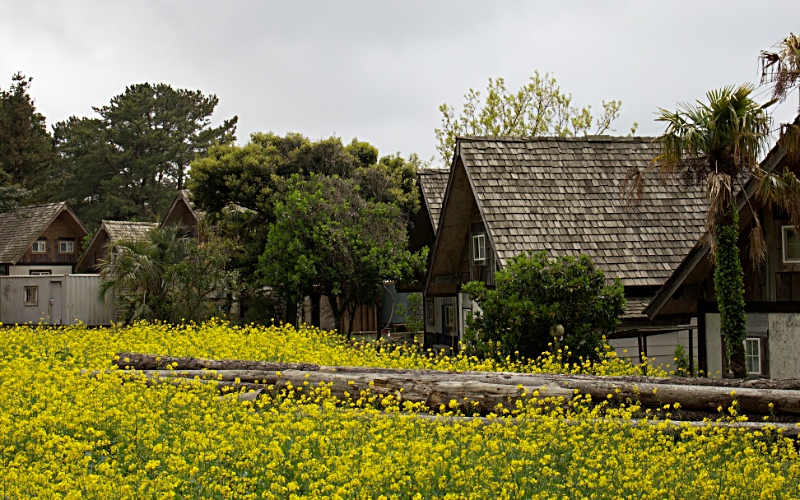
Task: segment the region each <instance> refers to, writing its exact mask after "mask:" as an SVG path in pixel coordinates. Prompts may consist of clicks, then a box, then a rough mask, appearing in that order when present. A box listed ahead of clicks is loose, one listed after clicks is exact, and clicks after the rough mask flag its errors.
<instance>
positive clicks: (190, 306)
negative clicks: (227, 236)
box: [99, 226, 235, 324]
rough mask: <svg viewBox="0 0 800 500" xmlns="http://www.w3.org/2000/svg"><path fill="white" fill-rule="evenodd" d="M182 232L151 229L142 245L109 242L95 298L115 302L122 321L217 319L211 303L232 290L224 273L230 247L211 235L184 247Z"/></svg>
mask: <svg viewBox="0 0 800 500" xmlns="http://www.w3.org/2000/svg"><path fill="white" fill-rule="evenodd" d="M187 234H188V232H187V230H186V229H185V228H181V227H178V226H172V227H164V228H154V229H152V230H151V231H149V232H148V234H147V238H146V239H144V240H140V241H112V242H109V249H108V250H109V251H108V253H107V255H109V256H110V257H109V259H108V260H106V261H103V262H101V264H100V276H101V277H102V283H101V285H100V289H99V298H100V299H101V300H102V301H104V302H106V301H109V300H115V301H116V303H117V306H118V308H119V309H120V310H122V311H123V320H124V321H125V323H126V324H127V323H130V322H131V321H134V320H136V319H147V320H151V321H152V320H155V321H167V322H171V323H180V322H182V321H191V320H194V321H201V320H204V319H208V318H210V317H211V316H214V315H217V314H219V310H218V308H217V307H216V306H215V304H214V303H213V301H212V298H213V297H214V295H215V294H220V293H222V292H224V291H226V290H229V288H230V287H231V286H232V283H233V282H234V281H235V280H234V277H233V276H232V275H231V274H230V273H229V272H227V271H225V264H226V261H227V259H228V252H229V248H230V245H229V244H228V243H226V242H224V241H221V240H219V239H217V238H215V237H214V236H213V235H211V234H209V235H208V238H207V239H206V241H204V242H203V243H198V242H197V241H186V239H185V238H184V236H186V235H187Z"/></svg>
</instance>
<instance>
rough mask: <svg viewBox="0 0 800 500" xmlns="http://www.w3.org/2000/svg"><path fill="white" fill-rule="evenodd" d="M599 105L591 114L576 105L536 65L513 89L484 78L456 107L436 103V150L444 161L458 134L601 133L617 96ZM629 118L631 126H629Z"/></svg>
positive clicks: (615, 114) (614, 111)
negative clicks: (458, 109)
mask: <svg viewBox="0 0 800 500" xmlns="http://www.w3.org/2000/svg"><path fill="white" fill-rule="evenodd" d="M602 107H603V111H602V113H601V114H600V115H599V116H596V117H595V116H594V115H592V112H591V108H592V107H591V106H584V107H576V106H575V105H573V103H572V95H571V94H568V93H564V92H562V91H561V87H559V86H558V83H557V82H556V79H555V77H553V76H550V74H549V73H545V74H544V75H541V74H540V73H539V72H538V71H536V72H535V73H534V75H533V76H532V77H531V78H530V81H529V82H528V83H527V84H525V85H523V86H522V87H520V89H519V90H518V91H516V92H511V91H509V90H508V89H507V88H506V84H505V80H503V79H502V78H496V79H492V78H489V84H488V86H487V87H486V93H485V96H484V95H481V92H480V91H477V90H474V89H469V91H467V93H466V94H464V104H463V107H462V109H461V113H459V114H458V115H456V113H455V109H454V108H453V107H452V106H448V105H447V104H446V103H445V104H442V105H441V106H439V111H441V113H442V128H437V129H436V130H435V132H436V139H437V141H438V144H437V146H436V150H437V151H438V152H439V158H440V160H441V161H442V163H443V164H444V165H447V166H449V165H450V162H451V160H452V155H453V147H454V146H455V143H456V137H457V136H460V135H493V136H500V135H509V136H543V135H545V136H546V135H555V136H561V137H565V136H572V135H579V134H589V133H592V134H602V133H604V132H605V131H607V130H613V129H612V128H611V127H612V125H613V123H614V121H615V120H616V119H617V118H618V117H619V113H620V108H621V107H622V102H621V101H614V100H611V101H607V102H606V101H603V103H602ZM636 127H637V125H636V124H634V125H633V127H632V128H631V132H633V131H635V129H636Z"/></svg>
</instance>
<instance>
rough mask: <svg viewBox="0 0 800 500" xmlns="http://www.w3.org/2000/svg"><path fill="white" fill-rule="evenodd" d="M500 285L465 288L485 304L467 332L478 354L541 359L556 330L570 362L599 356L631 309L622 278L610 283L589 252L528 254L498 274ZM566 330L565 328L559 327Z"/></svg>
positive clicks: (469, 344)
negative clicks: (605, 337) (627, 306)
mask: <svg viewBox="0 0 800 500" xmlns="http://www.w3.org/2000/svg"><path fill="white" fill-rule="evenodd" d="M496 283H497V287H496V289H494V290H492V289H487V288H486V285H485V284H484V283H483V282H478V281H473V282H470V283H467V284H466V285H464V287H463V291H464V292H466V293H469V294H470V298H471V299H472V300H475V301H477V302H478V303H479V305H480V307H481V309H482V312H481V313H479V314H477V315H476V316H475V317H474V318H473V319H472V321H471V322H470V325H469V327H468V329H467V333H466V335H465V339H466V343H467V348H468V350H469V351H470V352H471V353H472V354H479V355H483V356H487V355H489V356H491V355H496V354H497V352H496V351H495V352H493V349H494V347H493V346H496V345H498V344H499V345H500V351H499V353H500V356H501V357H505V356H512V357H516V356H521V357H526V358H531V359H532V358H536V357H538V356H539V355H540V354H541V353H542V352H545V351H548V350H549V349H550V347H549V345H548V344H550V343H551V342H553V341H554V339H553V336H552V335H551V329H553V328H556V327H557V326H558V325H561V326H562V327H563V329H564V335H563V338H561V339H560V340H559V342H560V346H562V347H566V348H568V351H569V354H567V353H566V352H565V353H564V356H565V357H566V360H567V361H570V362H571V361H575V360H577V359H578V358H579V357H581V356H582V357H583V359H595V358H596V356H597V351H596V350H595V348H596V347H599V346H601V345H602V344H603V340H602V336H603V335H604V334H606V333H611V332H613V331H615V329H616V326H617V324H619V320H620V319H619V318H620V317H621V316H622V313H623V312H624V309H625V299H624V295H623V289H622V285H621V284H620V282H619V281H618V280H617V281H616V282H615V283H614V284H613V285H606V282H605V278H604V276H603V272H602V271H601V270H599V269H596V268H595V267H594V264H593V263H592V261H591V259H590V258H589V257H588V256H586V255H581V256H580V257H578V258H574V257H564V258H558V259H549V258H548V257H547V253H546V252H539V253H527V254H526V253H522V254H520V255H518V256H517V257H515V258H513V259H512V260H511V261H510V262H509V264H508V266H507V267H506V268H505V269H503V270H501V271H498V272H497V275H496ZM556 330H560V329H556Z"/></svg>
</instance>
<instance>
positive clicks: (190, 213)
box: [161, 190, 200, 238]
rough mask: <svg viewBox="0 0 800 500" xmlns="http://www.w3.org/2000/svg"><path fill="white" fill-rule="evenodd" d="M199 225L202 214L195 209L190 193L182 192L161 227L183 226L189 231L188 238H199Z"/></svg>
mask: <svg viewBox="0 0 800 500" xmlns="http://www.w3.org/2000/svg"><path fill="white" fill-rule="evenodd" d="M199 223H200V214H199V213H198V212H197V211H196V210H195V209H194V203H193V202H192V201H191V200H190V199H189V192H188V191H186V190H182V191H179V192H178V195H177V196H176V197H175V201H173V202H172V205H171V206H170V207H169V210H168V211H167V215H165V216H164V219H163V220H162V221H161V227H167V226H181V227H184V228H186V229H187V232H188V234H187V236H188V237H190V238H199V237H200V232H199Z"/></svg>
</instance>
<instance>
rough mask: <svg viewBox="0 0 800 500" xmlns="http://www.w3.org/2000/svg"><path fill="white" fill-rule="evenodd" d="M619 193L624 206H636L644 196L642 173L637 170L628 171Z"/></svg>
mask: <svg viewBox="0 0 800 500" xmlns="http://www.w3.org/2000/svg"><path fill="white" fill-rule="evenodd" d="M620 191H621V194H622V199H623V201H624V202H625V204H626V205H628V206H631V205H638V204H639V203H640V202H641V201H642V196H644V172H642V171H641V170H639V169H638V168H631V169H630V170H628V171H627V172H626V173H625V178H624V179H623V180H622V184H621V185H620Z"/></svg>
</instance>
